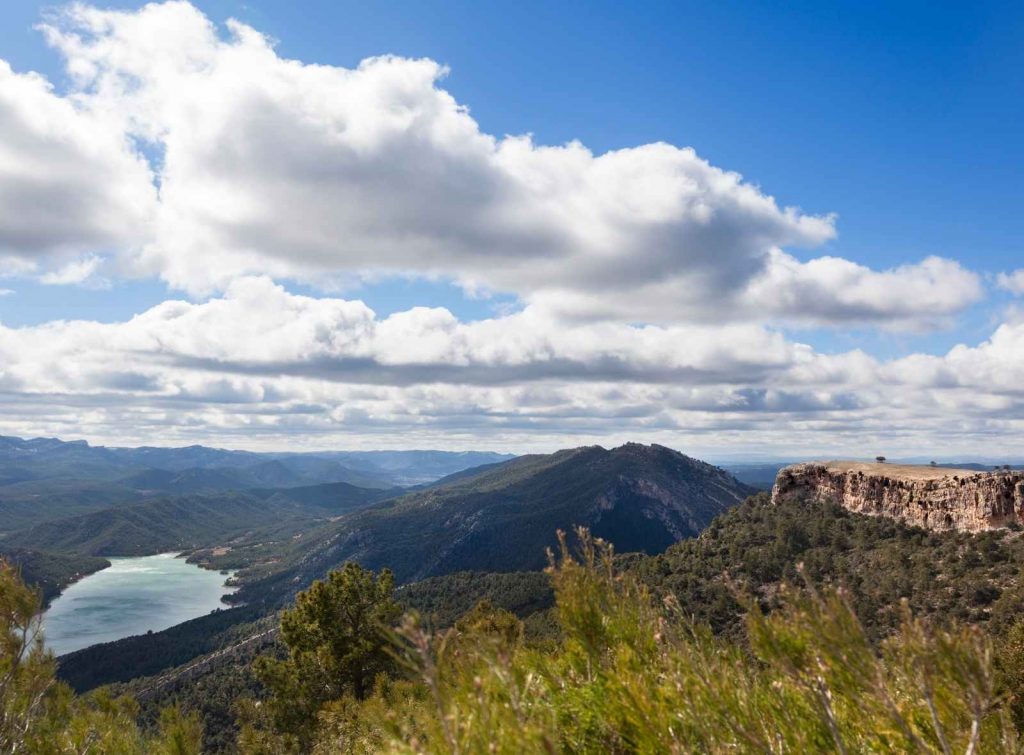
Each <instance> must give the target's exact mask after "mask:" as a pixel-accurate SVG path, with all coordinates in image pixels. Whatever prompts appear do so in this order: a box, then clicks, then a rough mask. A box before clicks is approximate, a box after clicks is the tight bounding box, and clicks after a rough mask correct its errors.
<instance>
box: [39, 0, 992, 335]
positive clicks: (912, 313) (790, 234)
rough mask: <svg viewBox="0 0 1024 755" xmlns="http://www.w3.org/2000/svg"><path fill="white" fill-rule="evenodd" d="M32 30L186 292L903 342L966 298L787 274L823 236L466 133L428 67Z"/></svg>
mask: <svg viewBox="0 0 1024 755" xmlns="http://www.w3.org/2000/svg"><path fill="white" fill-rule="evenodd" d="M43 28H44V30H45V32H46V34H47V37H48V39H49V41H50V42H51V44H52V45H53V46H54V47H55V48H57V49H58V50H59V51H60V52H61V53H62V54H63V55H64V56H65V58H66V60H67V67H68V71H69V72H70V74H71V75H72V76H73V77H74V79H75V81H76V82H77V87H78V90H77V93H76V94H75V98H74V99H75V102H77V103H80V104H81V105H82V106H83V107H84V108H85V109H86V110H88V112H90V113H94V114H102V116H103V118H105V119H108V121H109V120H116V121H117V122H118V123H119V124H120V126H121V128H123V129H125V131H126V132H127V133H129V134H131V135H132V136H134V137H136V138H142V139H146V140H149V141H150V142H151V143H152V144H153V145H154V147H155V148H156V149H158V150H159V151H160V153H161V156H162V161H161V163H160V166H159V179H160V202H159V210H158V216H157V220H156V221H155V226H154V229H153V239H152V242H151V243H149V244H148V245H146V247H145V249H144V250H143V251H142V252H141V253H139V254H137V255H133V256H132V260H133V262H134V265H135V267H136V270H137V271H140V272H148V273H152V274H158V275H160V276H162V277H163V278H164V279H165V280H167V281H169V282H170V283H171V284H173V285H174V286H176V287H178V288H181V289H184V290H186V291H190V292H193V293H209V292H212V291H215V290H223V289H224V288H225V287H227V286H228V285H229V284H230V282H231V281H232V280H234V279H235V278H237V277H239V276H242V275H249V274H265V275H270V276H272V277H274V278H278V279H286V278H287V279H295V280H301V281H305V282H310V283H314V284H317V285H323V284H324V283H325V281H326V282H330V281H331V280H332V279H334V280H336V279H349V278H352V277H359V276H367V275H380V274H388V273H391V274H415V275H426V276H442V277H448V278H452V279H454V280H457V281H459V282H460V283H461V284H462V285H464V286H465V287H467V289H468V290H473V291H477V290H481V289H483V290H486V289H492V290H499V291H504V292H511V293H513V294H515V295H517V296H518V297H519V298H520V299H521V300H522V301H523V302H525V303H526V304H528V305H533V306H535V307H537V308H539V309H544V310H545V311H547V312H548V313H551V314H558V315H562V316H572V317H577V318H587V319H594V318H597V319H601V318H612V319H625V320H626V321H632V322H635V321H647V322H661V323H671V322H684V321H722V320H723V319H731V320H743V319H748V320H749V319H754V320H756V319H758V318H760V317H762V312H760V311H759V308H758V307H756V306H753V305H752V302H757V303H758V304H759V305H764V306H765V307H766V308H767V310H768V312H769V314H770V316H771V317H774V318H778V319H782V320H789V321H792V322H794V323H796V324H800V323H802V322H813V323H821V322H824V323H846V322H868V323H870V322H875V321H879V320H882V319H888V320H889V322H890V324H891V325H893V326H904V325H905V326H907V327H921V326H923V325H925V324H931V323H935V322H938V321H941V320H942V319H943V318H945V317H946V316H948V315H949V314H951V313H953V312H956V311H958V309H961V308H963V307H964V306H966V305H967V304H969V303H970V302H971V301H973V299H974V298H976V290H977V281H976V279H975V278H974V277H973V275H972V274H970V273H968V272H967V271H964V270H963V269H961V268H959V266H957V265H956V264H955V263H952V262H948V261H943V260H936V259H929V260H925V261H924V262H922V263H920V264H918V265H911V266H906V267H904V268H900V269H898V270H896V271H889V272H884V273H876V272H874V271H871V270H868V269H866V268H863V267H860V266H858V265H855V264H854V263H849V262H846V261H844V260H839V259H836V258H832V257H826V258H821V259H818V260H811V261H810V262H807V263H803V264H801V263H797V262H796V261H795V259H794V258H792V257H790V256H788V255H787V254H785V253H783V252H781V251H779V250H780V249H781V248H791V247H815V246H818V245H820V244H822V243H824V242H826V241H828V240H830V239H832V238H833V237H834V236H835V229H834V218H833V217H832V216H830V215H809V214H804V213H802V212H801V211H799V210H798V209H795V208H783V207H780V206H779V205H778V204H777V203H776V201H775V199H774V198H772V197H771V196H769V195H767V194H765V193H764V192H762V191H761V190H760V189H759V188H758V187H756V186H754V185H752V184H750V183H746V182H744V181H743V180H742V178H741V176H739V175H738V174H736V173H734V172H730V171H726V170H722V169H720V168H717V167H715V166H713V165H710V164H709V163H708V162H706V161H705V160H703V159H701V158H700V157H699V156H698V155H697V154H696V153H695V152H694V151H693V150H692V149H688V148H685V149H684V148H678V147H675V146H673V145H670V144H665V143H656V144H647V145H642V146H639V147H633V148H626V149H621V150H615V151H611V152H607V153H604V154H600V155H595V154H594V153H592V152H591V151H590V150H588V149H587V148H586V147H585V146H584V145H582V144H581V143H579V142H570V143H568V144H565V145H561V146H542V145H537V144H535V143H533V141H532V140H531V139H530V138H529V137H525V136H511V137H505V138H496V137H494V136H491V135H489V134H486V133H483V132H482V131H481V130H480V128H479V126H478V124H477V123H476V121H475V120H474V119H473V118H472V117H471V116H470V114H469V112H468V110H467V109H466V108H465V107H464V106H463V105H461V104H460V103H458V102H457V101H456V100H455V99H454V98H453V97H452V96H451V94H449V93H448V92H447V91H445V90H444V89H441V88H440V87H439V84H438V82H439V80H440V79H441V78H442V77H443V76H444V74H445V69H444V68H443V67H442V66H440V65H439V64H437V63H435V62H434V61H431V60H426V59H419V60H410V59H404V58H397V57H390V56H387V57H378V58H371V59H367V60H364V61H363V62H362V63H361V64H360V65H359V66H358V67H357V68H354V69H345V68H341V67H334V66H324V65H312V64H304V63H302V62H299V61H295V60H288V59H284V58H282V57H280V56H279V55H278V54H277V53H276V52H275V50H274V49H273V46H272V45H271V43H270V41H268V39H267V38H266V37H264V36H263V35H261V34H260V33H258V32H257V31H255V30H254V29H252V28H250V27H248V26H246V25H244V24H241V23H238V22H235V21H232V22H229V24H228V36H227V37H226V38H225V37H221V36H220V35H219V34H218V30H217V29H216V28H215V27H214V25H213V24H212V23H211V22H210V21H209V19H207V18H206V17H205V16H204V15H203V14H202V13H201V12H200V11H198V10H197V9H196V8H194V7H193V6H191V5H190V4H188V3H184V2H168V3H163V4H150V5H146V6H144V7H143V8H142V9H141V10H139V11H133V12H121V11H104V10H97V9H95V8H92V7H90V6H85V5H73V6H71V7H70V8H69V9H67V10H66V12H65V13H63V14H62V15H59V16H57V17H56V18H55V19H54V20H52V21H51V22H50V23H49V24H48V25H46V26H44V27H43ZM97 117H99V116H97ZM837 280H839V282H841V283H842V284H843V286H842V287H839V288H837V287H835V286H834V285H833V284H834V283H835V282H836V281H837ZM907 282H909V283H911V285H910V286H906V285H904V284H905V283H907ZM775 287H778V288H779V290H777V291H776V290H773V289H774V288H775ZM946 294H948V295H946ZM808 303H809V304H808ZM809 307H810V309H809Z"/></svg>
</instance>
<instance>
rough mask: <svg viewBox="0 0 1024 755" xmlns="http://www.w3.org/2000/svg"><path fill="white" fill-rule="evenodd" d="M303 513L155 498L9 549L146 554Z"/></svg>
mask: <svg viewBox="0 0 1024 755" xmlns="http://www.w3.org/2000/svg"><path fill="white" fill-rule="evenodd" d="M296 515H297V512H295V511H289V510H287V509H282V508H281V507H279V506H276V505H274V504H271V503H268V502H267V501H265V500H262V499H259V498H256V497H254V496H250V495H246V494H244V493H223V494H218V495H188V496H169V497H165V498H155V499H152V500H148V501H145V502H143V503H139V504H133V505H131V506H123V507H118V508H109V509H103V510H101V511H94V512H92V513H89V514H82V515H79V516H73V517H67V518H65V519H58V520H55V521H51V522H45V523H43V524H39V525H37V526H35V527H33V528H31V529H29V530H26V531H24V532H19V533H16V534H14V535H12V536H10V537H9V538H7V539H6V540H5V541H4V543H3V544H4V547H11V546H13V547H18V548H28V549H33V550H42V551H48V552H51V553H63V554H80V555H90V556H144V555H150V554H154V553H163V552H167V551H172V550H179V551H181V550H189V549H192V548H197V547H200V546H203V545H212V544H219V543H221V542H223V541H224V540H225V539H227V538H230V537H234V536H237V535H240V534H243V533H245V532H247V531H249V530H252V529H255V528H259V527H264V526H271V525H280V524H281V523H282V520H288V519H290V518H294V517H296Z"/></svg>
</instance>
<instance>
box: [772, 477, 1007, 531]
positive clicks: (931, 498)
mask: <svg viewBox="0 0 1024 755" xmlns="http://www.w3.org/2000/svg"><path fill="white" fill-rule="evenodd" d="M791 497H804V498H810V499H812V500H819V501H834V502H836V503H838V504H840V505H842V506H844V507H845V508H847V509H849V510H850V511H854V512H857V513H859V514H871V515H874V516H889V517H892V518H894V519H899V520H900V521H903V522H906V523H907V524H915V525H918V526H920V527H927V528H929V529H933V530H950V529H955V530H966V531H970V532H978V531H980V530H987V529H993V528H996V527H1005V526H1007V525H1009V524H1013V523H1024V472H1021V471H997V472H976V471H972V470H963V469H943V468H941V467H918V466H907V465H896V464H863V463H858V462H824V463H809V464H795V465H793V466H791V467H786V468H785V469H783V470H781V471H780V472H779V475H778V477H777V478H776V479H775V487H774V488H773V489H772V500H773V501H778V500H780V499H782V498H791Z"/></svg>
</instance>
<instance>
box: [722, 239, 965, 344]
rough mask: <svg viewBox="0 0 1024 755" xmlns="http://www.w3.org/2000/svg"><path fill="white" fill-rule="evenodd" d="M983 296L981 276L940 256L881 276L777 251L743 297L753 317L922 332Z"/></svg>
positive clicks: (843, 263) (859, 267)
mask: <svg viewBox="0 0 1024 755" xmlns="http://www.w3.org/2000/svg"><path fill="white" fill-rule="evenodd" d="M982 293H983V289H982V286H981V281H980V279H979V278H978V276H977V275H976V274H974V273H972V272H970V271H968V270H965V269H964V268H963V267H961V266H960V264H959V263H957V262H955V261H953V260H947V259H942V258H940V257H928V258H927V259H925V260H923V261H922V262H920V263H918V264H915V265H902V266H900V267H896V268H893V269H891V270H885V271H881V272H877V271H874V270H871V269H870V268H867V267H864V266H863V265H858V264H856V263H854V262H850V261H849V260H844V259H839V258H837V257H819V258H818V259H813V260H811V261H809V262H806V263H801V262H800V261H798V260H797V259H795V258H794V257H792V256H790V255H788V254H786V253H784V252H781V251H778V250H775V251H774V252H773V253H772V255H771V262H770V263H769V265H768V269H767V270H766V272H765V274H764V275H762V276H760V277H758V278H756V279H755V280H753V281H752V282H751V284H750V286H749V287H748V288H747V290H746V291H745V292H744V293H743V295H742V296H741V297H739V298H740V301H741V302H742V303H743V304H745V305H746V306H747V307H749V308H750V311H751V312H752V313H754V312H758V311H760V312H762V313H764V314H765V315H766V316H768V317H771V316H772V315H777V316H782V317H785V316H787V315H788V316H790V317H793V318H796V319H799V320H803V321H805V322H808V323H811V324H838V323H843V322H857V321H859V322H868V323H874V324H877V325H880V326H881V327H884V328H889V329H900V328H908V327H909V328H922V329H923V328H927V327H935V326H936V325H940V324H942V323H943V321H944V320H948V318H950V317H952V316H953V315H956V314H958V313H959V312H961V311H963V310H964V309H965V308H966V307H967V306H969V305H971V304H973V303H974V302H976V301H978V300H979V299H980V298H981V296H982Z"/></svg>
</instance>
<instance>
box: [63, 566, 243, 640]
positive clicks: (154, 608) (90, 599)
mask: <svg viewBox="0 0 1024 755" xmlns="http://www.w3.org/2000/svg"><path fill="white" fill-rule="evenodd" d="M108 560H109V561H110V566H109V567H108V568H106V569H104V570H103V571H98V572H96V573H95V574H90V575H89V576H88V577H86V578H85V579H82V580H80V581H78V582H76V583H75V584H73V585H71V586H70V587H68V588H67V589H66V590H65V591H64V592H63V593H62V594H61V595H60V597H58V598H57V599H56V600H55V601H53V603H52V604H51V605H50V608H49V609H48V610H47V611H46V613H45V614H44V615H43V634H44V637H45V642H46V647H48V648H50V649H51V650H53V652H55V653H56V654H57V655H62V654H64V653H70V652H71V651H72V650H80V649H81V648H84V647H88V646H89V645H95V644H96V643H99V642H111V641H112V640H119V639H121V638H122V637H129V636H131V635H133V634H144V633H146V632H148V631H150V630H152V631H154V632H157V631H160V630H161V629H167V627H171V626H174V625H175V624H180V623H181V622H183V621H187V620H188V619H194V618H196V617H197V616H203V615H204V614H207V613H209V612H210V611H212V610H213V609H215V608H222V607H224V604H223V603H221V601H220V599H221V596H223V595H227V594H228V593H230V592H231V591H232V590H231V588H229V587H225V586H224V581H225V580H226V579H227V577H225V576H224V575H223V574H221V573H220V572H216V571H210V570H209V569H200V568H199V567H198V566H195V565H194V564H189V563H187V562H186V561H185V559H183V558H176V557H175V556H174V554H173V553H164V554H161V555H159V556H143V557H141V558H110V559H108Z"/></svg>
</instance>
